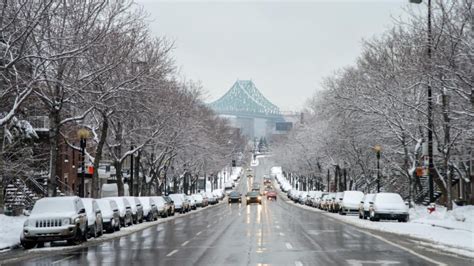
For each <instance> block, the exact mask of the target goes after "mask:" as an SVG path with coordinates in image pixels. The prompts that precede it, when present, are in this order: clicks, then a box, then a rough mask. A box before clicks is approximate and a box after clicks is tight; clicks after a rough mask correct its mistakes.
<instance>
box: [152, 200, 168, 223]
mask: <svg viewBox="0 0 474 266" xmlns="http://www.w3.org/2000/svg"><path fill="white" fill-rule="evenodd" d="M152 199H153V201H154V202H155V205H156V210H157V212H158V215H159V216H161V217H162V218H165V217H168V215H169V214H170V210H169V209H170V205H169V204H168V203H167V202H166V200H165V199H164V198H163V197H161V196H157V197H152Z"/></svg>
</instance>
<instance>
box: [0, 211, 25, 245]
mask: <svg viewBox="0 0 474 266" xmlns="http://www.w3.org/2000/svg"><path fill="white" fill-rule="evenodd" d="M26 218H27V217H26V216H16V217H12V216H6V215H4V214H0V250H2V249H5V248H8V247H11V246H14V245H16V244H20V235H21V230H23V223H24V222H25V220H26Z"/></svg>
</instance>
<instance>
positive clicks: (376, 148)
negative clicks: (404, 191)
mask: <svg viewBox="0 0 474 266" xmlns="http://www.w3.org/2000/svg"><path fill="white" fill-rule="evenodd" d="M374 150H375V154H376V155H377V193H379V192H380V152H381V151H382V147H381V146H380V145H378V144H377V145H375V147H374Z"/></svg>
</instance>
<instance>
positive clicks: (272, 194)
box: [266, 190, 277, 200]
mask: <svg viewBox="0 0 474 266" xmlns="http://www.w3.org/2000/svg"><path fill="white" fill-rule="evenodd" d="M266 197H267V199H268V200H277V193H276V191H274V190H270V191H268V192H267V195H266Z"/></svg>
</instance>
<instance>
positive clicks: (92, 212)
mask: <svg viewBox="0 0 474 266" xmlns="http://www.w3.org/2000/svg"><path fill="white" fill-rule="evenodd" d="M81 200H82V204H84V207H85V208H86V214H87V235H88V237H99V236H101V235H102V233H103V232H104V227H103V225H102V212H101V210H100V208H99V205H98V204H97V202H96V201H95V199H91V198H81Z"/></svg>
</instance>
